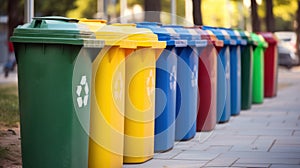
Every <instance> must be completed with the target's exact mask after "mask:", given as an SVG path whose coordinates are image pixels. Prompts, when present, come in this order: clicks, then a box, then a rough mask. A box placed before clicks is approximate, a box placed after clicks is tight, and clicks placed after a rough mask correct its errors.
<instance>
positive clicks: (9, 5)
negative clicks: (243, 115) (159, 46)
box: [0, 0, 300, 67]
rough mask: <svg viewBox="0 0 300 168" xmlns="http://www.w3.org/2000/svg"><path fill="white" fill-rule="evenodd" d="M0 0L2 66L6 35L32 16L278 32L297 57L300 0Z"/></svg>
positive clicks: (286, 51) (6, 49)
mask: <svg viewBox="0 0 300 168" xmlns="http://www.w3.org/2000/svg"><path fill="white" fill-rule="evenodd" d="M0 4H1V5H0V65H1V64H4V63H5V62H6V61H7V60H8V59H9V58H8V57H9V52H10V49H9V45H8V37H10V36H11V35H12V33H13V29H14V28H15V27H16V26H17V25H20V24H23V23H26V22H29V21H30V20H31V18H32V17H34V16H50V15H51V16H53V15H59V16H66V17H72V18H97V19H106V20H108V22H123V23H126V22H139V21H144V20H146V21H156V22H162V23H163V24H179V25H193V24H196V25H209V26H217V27H230V28H238V29H244V30H248V31H254V32H259V31H270V32H278V33H279V34H278V33H277V35H278V37H280V39H281V41H282V43H280V46H282V47H281V48H279V51H280V52H282V53H284V54H285V56H282V57H289V59H293V58H295V59H297V60H299V59H298V55H299V54H297V53H299V47H296V46H299V45H298V44H299V42H298V41H299V40H297V39H299V38H297V35H298V36H299V34H300V33H299V32H300V28H299V26H298V24H297V23H298V22H299V21H298V22H297V18H298V19H300V16H299V15H300V11H299V10H298V9H299V8H298V7H299V6H300V5H299V4H300V0H156V1H155V0H154V1H153V0H47V1H45V0H0ZM144 11H156V12H146V13H145V12H144ZM297 32H298V33H297ZM280 33H281V34H280ZM297 60H296V61H294V62H293V63H291V65H294V64H298V62H299V61H297ZM288 61H289V60H288ZM282 62H284V61H282V59H281V61H280V62H279V63H280V64H282ZM290 62H291V61H290ZM287 67H289V66H287Z"/></svg>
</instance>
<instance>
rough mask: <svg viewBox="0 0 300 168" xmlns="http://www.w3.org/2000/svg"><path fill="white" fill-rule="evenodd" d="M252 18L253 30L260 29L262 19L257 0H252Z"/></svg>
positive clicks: (257, 30)
mask: <svg viewBox="0 0 300 168" xmlns="http://www.w3.org/2000/svg"><path fill="white" fill-rule="evenodd" d="M251 19H252V31H253V32H259V31H260V21H259V17H258V13H257V3H256V0H251Z"/></svg>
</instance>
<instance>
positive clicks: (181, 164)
mask: <svg viewBox="0 0 300 168" xmlns="http://www.w3.org/2000/svg"><path fill="white" fill-rule="evenodd" d="M206 163H207V162H205V161H191V160H162V159H152V160H150V161H148V162H146V163H143V164H124V165H123V168H141V167H142V168H187V167H188V168H199V167H202V166H203V165H205V164H206Z"/></svg>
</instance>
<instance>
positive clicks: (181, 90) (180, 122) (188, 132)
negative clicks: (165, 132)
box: [163, 25, 207, 141]
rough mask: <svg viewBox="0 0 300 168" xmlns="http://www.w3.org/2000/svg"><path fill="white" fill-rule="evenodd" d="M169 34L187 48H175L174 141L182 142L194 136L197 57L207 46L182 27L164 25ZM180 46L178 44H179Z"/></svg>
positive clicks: (195, 34) (197, 35)
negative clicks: (176, 35) (185, 41)
mask: <svg viewBox="0 0 300 168" xmlns="http://www.w3.org/2000/svg"><path fill="white" fill-rule="evenodd" d="M163 27H164V28H166V29H167V30H168V31H169V32H176V33H178V34H179V37H180V39H183V40H187V47H182V48H177V50H176V54H177V56H178V57H177V66H178V68H177V86H176V87H177V88H176V89H177V90H176V121H175V140H177V141H184V140H189V139H191V138H193V137H194V136H195V134H196V120H197V112H198V110H197V105H198V69H199V61H198V60H199V55H200V53H201V52H202V50H203V49H204V48H205V47H206V46H207V40H203V39H201V36H200V35H199V34H198V33H197V32H195V31H194V33H193V32H191V30H190V29H184V28H183V27H182V26H174V25H165V26H163ZM179 45H180V44H179Z"/></svg>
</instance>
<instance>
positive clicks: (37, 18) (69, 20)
mask: <svg viewBox="0 0 300 168" xmlns="http://www.w3.org/2000/svg"><path fill="white" fill-rule="evenodd" d="M33 19H34V20H36V21H42V20H57V21H65V22H75V23H78V22H79V20H78V19H72V18H66V17H60V16H46V17H34V18H33Z"/></svg>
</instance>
